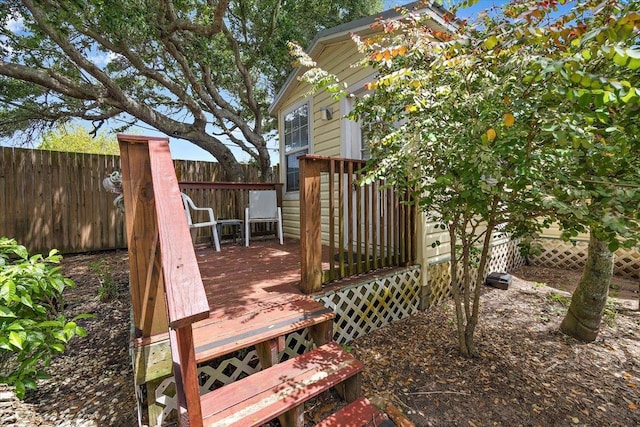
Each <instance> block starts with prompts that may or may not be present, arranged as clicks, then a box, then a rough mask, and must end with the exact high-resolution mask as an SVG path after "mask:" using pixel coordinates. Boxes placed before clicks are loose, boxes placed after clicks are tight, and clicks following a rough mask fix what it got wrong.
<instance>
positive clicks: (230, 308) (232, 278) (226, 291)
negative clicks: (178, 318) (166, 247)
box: [196, 239, 302, 318]
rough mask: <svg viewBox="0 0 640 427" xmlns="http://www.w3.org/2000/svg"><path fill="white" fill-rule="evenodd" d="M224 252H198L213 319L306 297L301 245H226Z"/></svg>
mask: <svg viewBox="0 0 640 427" xmlns="http://www.w3.org/2000/svg"><path fill="white" fill-rule="evenodd" d="M221 249H222V250H221V251H220V252H216V251H215V250H214V249H213V248H212V247H201V248H197V249H196V259H197V260H198V266H199V268H200V275H201V276H202V282H203V284H204V287H205V292H206V295H207V300H208V302H209V307H210V309H211V315H210V318H211V317H214V318H217V317H230V316H234V317H235V316H237V315H238V314H239V313H241V312H247V311H252V310H255V309H256V308H258V309H259V307H260V306H261V305H265V304H268V303H269V302H271V301H273V300H274V299H289V298H295V297H297V296H302V292H301V291H300V289H299V288H298V283H299V282H300V243H299V241H298V240H293V239H285V244H284V245H280V244H278V242H277V241H276V240H275V239H271V240H256V241H252V242H251V245H250V246H249V247H245V246H242V245H239V244H235V243H233V242H223V243H222V246H221Z"/></svg>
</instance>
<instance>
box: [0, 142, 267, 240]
mask: <svg viewBox="0 0 640 427" xmlns="http://www.w3.org/2000/svg"><path fill="white" fill-rule="evenodd" d="M174 166H175V168H176V175H177V176H178V177H181V178H180V180H182V181H201V182H212V181H228V179H226V175H225V173H224V171H222V169H221V168H220V167H219V165H218V164H217V163H214V162H204V161H186V160H175V161H174ZM120 168H121V167H120V157H119V156H112V155H98V154H76V153H66V152H55V151H47V150H30V149H24V148H14V147H0V211H1V212H2V215H0V236H6V237H11V238H15V239H16V240H17V241H18V242H19V243H21V244H23V245H25V246H26V247H27V248H28V249H29V251H31V252H32V253H48V252H49V250H51V249H52V248H57V249H58V250H60V251H61V252H63V253H77V252H88V251H97V250H108V249H121V248H126V246H127V242H126V235H125V229H124V215H123V214H122V213H120V212H118V210H117V209H116V208H115V206H114V205H113V199H114V198H115V195H114V194H112V193H109V192H107V191H106V190H105V189H104V188H103V187H102V180H103V179H104V178H105V177H106V176H107V175H109V174H110V173H111V172H112V171H114V170H120ZM272 176H274V177H277V176H278V173H277V170H274V172H273V173H272ZM245 178H246V180H247V181H248V182H256V181H258V180H259V175H258V171H257V170H256V169H255V168H253V167H251V166H248V165H247V166H245ZM223 191H224V192H226V193H228V194H227V195H226V197H213V196H212V195H211V193H203V194H202V197H203V199H205V200H204V202H205V205H208V203H211V206H215V208H216V210H217V211H218V212H221V213H222V212H225V213H227V214H228V215H231V213H233V214H235V215H237V213H238V212H240V211H242V210H243V209H244V202H243V200H241V199H240V198H241V196H242V195H241V194H240V195H239V194H238V193H237V192H234V191H233V190H223Z"/></svg>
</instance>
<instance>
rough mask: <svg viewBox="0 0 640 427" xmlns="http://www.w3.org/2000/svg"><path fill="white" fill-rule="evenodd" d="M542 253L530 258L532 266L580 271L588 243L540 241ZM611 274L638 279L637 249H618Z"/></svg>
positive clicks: (639, 255) (639, 270)
mask: <svg viewBox="0 0 640 427" xmlns="http://www.w3.org/2000/svg"><path fill="white" fill-rule="evenodd" d="M538 242H539V243H540V245H541V248H542V252H541V253H540V255H535V256H531V257H530V261H531V263H532V264H533V265H539V266H545V267H553V268H566V269H569V270H581V269H582V268H584V266H585V264H586V262H587V248H588V246H589V242H587V241H576V242H575V244H574V243H572V242H565V241H563V240H561V239H552V238H547V239H540V240H539V241H538ZM613 273H614V274H616V275H619V276H622V277H627V278H630V279H637V278H638V277H640V253H639V252H638V250H637V249H618V250H617V251H616V253H615V263H614V266H613Z"/></svg>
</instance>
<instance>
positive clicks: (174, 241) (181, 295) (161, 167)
mask: <svg viewBox="0 0 640 427" xmlns="http://www.w3.org/2000/svg"><path fill="white" fill-rule="evenodd" d="M149 158H150V160H151V178H152V180H153V189H154V195H155V197H154V199H155V204H156V213H157V218H158V234H159V242H160V254H161V261H162V268H163V273H164V282H165V290H166V293H167V310H168V315H169V326H170V327H172V328H179V327H181V326H182V325H185V324H187V323H189V324H190V323H193V322H196V321H198V320H202V319H206V318H208V317H209V303H208V302H207V295H206V293H205V290H204V285H203V284H202V277H201V276H200V269H199V267H198V261H197V259H196V254H195V252H194V250H193V243H192V241H191V234H190V233H189V226H188V225H187V219H186V216H185V215H183V211H184V207H183V205H182V199H181V197H180V189H179V188H178V180H177V178H176V174H175V170H174V169H173V161H172V160H171V153H170V152H169V145H168V144H166V145H165V144H149Z"/></svg>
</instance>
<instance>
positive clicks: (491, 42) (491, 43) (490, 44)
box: [484, 36, 498, 50]
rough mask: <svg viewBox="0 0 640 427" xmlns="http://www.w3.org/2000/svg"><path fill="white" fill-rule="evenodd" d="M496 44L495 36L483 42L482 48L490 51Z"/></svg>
mask: <svg viewBox="0 0 640 427" xmlns="http://www.w3.org/2000/svg"><path fill="white" fill-rule="evenodd" d="M497 44H498V38H497V37H496V36H491V37H489V38H488V39H486V40H485V41H484V47H485V48H487V49H489V50H491V49H493V48H494V47H495V46H496V45H497Z"/></svg>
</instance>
